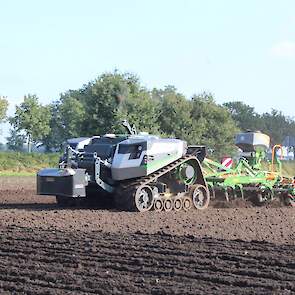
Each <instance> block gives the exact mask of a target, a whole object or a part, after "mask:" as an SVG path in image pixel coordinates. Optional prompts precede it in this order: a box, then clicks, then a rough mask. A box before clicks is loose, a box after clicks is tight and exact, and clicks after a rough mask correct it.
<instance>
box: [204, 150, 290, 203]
mask: <svg viewBox="0 0 295 295" xmlns="http://www.w3.org/2000/svg"><path fill="white" fill-rule="evenodd" d="M279 148H281V146H280V145H275V146H274V148H273V150H272V160H271V162H268V163H267V162H266V161H264V160H265V153H264V152H262V151H256V152H253V153H250V155H248V157H247V158H244V157H241V158H240V159H239V160H238V162H237V164H236V166H235V167H234V168H226V167H224V166H223V165H221V164H220V163H218V162H215V161H212V160H210V159H208V158H205V159H204V161H203V163H202V166H203V170H204V175H205V179H206V181H207V183H208V187H209V189H210V192H211V197H212V198H215V197H216V196H217V193H218V194H219V195H220V194H221V195H223V196H224V198H225V200H227V201H230V200H231V199H235V198H242V199H251V200H252V201H254V202H255V203H259V204H261V203H265V202H269V201H272V200H273V199H274V198H276V197H280V198H281V199H282V200H283V201H284V202H285V203H286V204H289V203H291V205H292V204H294V196H295V189H294V183H293V179H292V178H288V177H283V176H282V163H281V161H280V159H278V158H277V156H276V151H277V150H278V149H279ZM266 167H268V169H265V168H266Z"/></svg>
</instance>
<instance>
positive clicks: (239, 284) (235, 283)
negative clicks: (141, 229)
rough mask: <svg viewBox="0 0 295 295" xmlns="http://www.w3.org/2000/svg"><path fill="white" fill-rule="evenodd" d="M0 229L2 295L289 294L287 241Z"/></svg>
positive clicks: (291, 266) (292, 277) (293, 273)
mask: <svg viewBox="0 0 295 295" xmlns="http://www.w3.org/2000/svg"><path fill="white" fill-rule="evenodd" d="M0 234H1V235H0V241H1V243H0V268H1V272H0V291H1V294H3V293H4V292H7V294H12V293H14V292H18V293H24V294H106V295H108V294H291V293H294V292H295V263H294V251H295V247H294V246H287V245H281V246H275V245H273V244H268V243H259V242H251V243H249V242H243V241H227V240H216V239H208V238H206V239H198V238H195V237H192V236H186V237H183V236H182V237H177V236H172V235H165V234H163V233H158V234H154V235H147V234H110V233H103V232H91V233H89V232H88V233H85V232H80V231H76V232H73V231H72V232H65V231H55V230H54V231H53V230H50V231H49V230H47V231H44V230H39V229H34V230H32V229H28V228H18V227H10V228H6V229H5V230H2V231H1V232H0Z"/></svg>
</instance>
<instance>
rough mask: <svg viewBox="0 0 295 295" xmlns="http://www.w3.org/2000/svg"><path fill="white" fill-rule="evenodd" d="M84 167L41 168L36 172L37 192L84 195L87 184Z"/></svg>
mask: <svg viewBox="0 0 295 295" xmlns="http://www.w3.org/2000/svg"><path fill="white" fill-rule="evenodd" d="M85 171H86V170H85V169H75V170H73V169H71V168H69V169H58V168H49V169H42V170H40V171H39V172H38V174H37V194H39V195H56V196H63V197H85V196H86V189H85V187H86V186H87V184H88V181H87V179H86V173H85Z"/></svg>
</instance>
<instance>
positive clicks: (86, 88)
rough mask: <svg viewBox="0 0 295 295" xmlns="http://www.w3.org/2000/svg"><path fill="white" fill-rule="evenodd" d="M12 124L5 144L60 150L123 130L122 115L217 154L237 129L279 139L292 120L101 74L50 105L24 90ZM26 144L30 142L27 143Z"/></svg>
mask: <svg viewBox="0 0 295 295" xmlns="http://www.w3.org/2000/svg"><path fill="white" fill-rule="evenodd" d="M7 106H8V103H7V99H5V98H3V97H2V98H0V121H3V120H5V113H6V110H7ZM6 119H7V120H8V121H9V123H10V125H11V130H10V136H9V137H8V138H7V146H8V148H9V149H11V150H19V149H21V148H22V147H23V143H24V141H27V142H29V143H31V144H33V143H42V144H43V145H44V146H45V147H46V150H47V151H50V150H58V149H60V148H61V144H62V143H63V142H64V141H65V140H66V139H68V138H73V137H81V136H93V135H99V134H105V133H124V129H123V127H122V125H121V121H122V120H123V119H127V120H128V121H129V122H130V123H132V124H135V126H136V127H137V129H138V130H140V131H147V132H149V133H152V134H158V135H160V136H166V137H176V138H181V139H184V140H186V141H187V142H188V143H189V144H198V145H206V146H207V147H209V148H211V149H213V150H215V152H216V156H219V155H225V154H232V153H233V151H234V150H235V148H234V136H235V134H236V133H237V132H239V131H246V130H260V131H262V132H264V133H266V134H268V135H270V136H271V138H272V142H273V143H281V142H282V140H283V139H284V137H285V136H287V135H290V136H295V121H294V120H293V119H292V118H289V117H287V116H285V115H284V114H283V113H282V112H280V111H278V110H274V109H272V110H271V111H270V112H265V113H263V114H258V113H256V112H255V109H254V108H253V107H251V106H249V105H247V104H245V103H244V102H241V101H232V102H227V103H224V104H222V105H220V104H218V103H216V101H215V100H214V97H213V95H212V94H211V93H206V92H204V93H201V94H198V95H194V96H193V97H192V98H190V99H187V98H186V97H185V96H184V95H183V94H182V93H180V92H178V91H177V89H176V88H175V87H174V86H166V87H164V88H163V89H156V88H154V89H147V88H146V87H144V86H143V85H142V84H141V82H140V80H139V79H138V77H137V76H136V75H134V74H130V73H119V72H117V71H115V72H113V73H104V74H102V75H100V76H98V77H97V79H95V80H94V81H91V82H89V83H87V84H85V85H83V86H82V87H81V88H80V89H77V90H68V91H67V92H65V93H63V94H61V95H60V97H59V98H58V99H57V100H56V101H53V102H52V103H50V104H49V105H42V104H41V103H40V102H39V99H38V97H37V96H36V95H32V94H28V95H26V96H25V97H24V100H23V102H22V103H21V104H19V105H17V106H16V110H15V114H14V116H12V117H9V118H6ZM29 146H30V144H29Z"/></svg>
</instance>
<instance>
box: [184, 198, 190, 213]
mask: <svg viewBox="0 0 295 295" xmlns="http://www.w3.org/2000/svg"><path fill="white" fill-rule="evenodd" d="M182 208H183V210H185V211H188V210H190V209H191V208H192V200H191V198H190V197H184V199H183V202H182Z"/></svg>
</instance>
